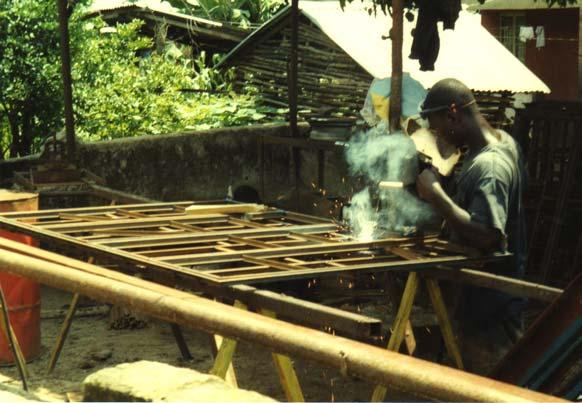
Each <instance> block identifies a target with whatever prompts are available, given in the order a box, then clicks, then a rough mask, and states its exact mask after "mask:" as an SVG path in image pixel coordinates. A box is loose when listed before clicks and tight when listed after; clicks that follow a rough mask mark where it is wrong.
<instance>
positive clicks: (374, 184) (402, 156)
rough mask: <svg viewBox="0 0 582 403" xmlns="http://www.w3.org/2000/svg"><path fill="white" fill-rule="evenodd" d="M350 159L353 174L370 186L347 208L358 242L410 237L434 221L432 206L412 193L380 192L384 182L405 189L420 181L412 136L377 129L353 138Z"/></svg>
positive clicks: (397, 190)
mask: <svg viewBox="0 0 582 403" xmlns="http://www.w3.org/2000/svg"><path fill="white" fill-rule="evenodd" d="M346 158H347V162H348V166H349V169H350V174H352V175H359V176H363V177H364V178H365V179H366V180H367V181H369V182H370V186H369V187H366V188H365V189H363V190H362V191H360V192H359V193H356V194H354V195H353V196H352V199H351V204H350V206H349V207H346V208H344V217H345V219H346V222H347V223H348V225H349V226H350V228H351V230H352V232H353V234H354V237H356V238H357V239H358V240H363V241H370V240H373V239H375V238H377V237H378V236H382V234H383V233H386V232H396V233H399V234H403V233H408V232H410V231H414V230H416V229H421V228H422V227H423V226H424V225H425V224H426V223H427V222H430V221H431V219H432V218H434V212H433V209H432V208H431V206H430V205H429V204H427V203H425V202H423V201H422V200H420V199H419V198H418V197H416V196H415V195H414V194H412V193H411V191H410V190H409V189H406V188H394V189H389V190H380V189H379V188H378V183H379V182H380V181H399V182H403V183H404V185H405V186H407V185H413V184H414V182H415V181H416V177H417V176H418V173H419V167H418V154H417V151H416V147H415V146H414V142H413V141H412V140H411V139H410V137H409V136H408V135H406V134H404V133H402V132H397V133H392V134H389V133H388V132H387V130H386V128H385V127H384V126H376V127H374V128H372V129H370V130H368V131H367V132H360V133H358V134H356V135H354V136H353V137H352V139H351V140H350V142H349V143H348V147H347V151H346ZM372 196H375V197H372Z"/></svg>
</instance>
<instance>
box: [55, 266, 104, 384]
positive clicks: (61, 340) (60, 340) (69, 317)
mask: <svg viewBox="0 0 582 403" xmlns="http://www.w3.org/2000/svg"><path fill="white" fill-rule="evenodd" d="M94 261H95V258H93V257H90V258H89V259H88V260H87V262H88V263H90V264H91V263H93V262H94ZM78 305H79V294H77V293H75V294H73V299H72V300H71V304H70V305H69V309H68V310H67V314H66V315H65V321H64V322H63V326H61V331H60V333H59V336H58V337H57V342H56V344H55V346H54V348H53V351H52V352H51V359H50V361H49V367H48V373H49V374H50V373H52V372H53V370H54V369H55V367H56V365H57V361H58V360H59V356H60V355H61V350H62V349H63V346H64V345H65V340H67V335H68V334H69V330H70V328H71V324H72V323H73V317H74V316H75V311H76V310H77V306H78Z"/></svg>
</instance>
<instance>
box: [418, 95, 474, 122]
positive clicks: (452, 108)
mask: <svg viewBox="0 0 582 403" xmlns="http://www.w3.org/2000/svg"><path fill="white" fill-rule="evenodd" d="M476 102H477V101H476V100H474V99H473V100H471V101H469V102H467V103H466V104H463V105H461V106H457V104H456V103H454V102H453V103H452V104H450V105H440V106H435V107H433V108H425V106H424V104H422V106H421V107H420V108H421V109H420V117H421V118H423V119H426V118H427V117H428V115H430V114H431V113H434V112H440V111H444V110H447V109H448V110H450V111H451V112H455V113H456V112H457V110H458V109H463V108H466V107H467V106H470V105H473V104H474V103H476Z"/></svg>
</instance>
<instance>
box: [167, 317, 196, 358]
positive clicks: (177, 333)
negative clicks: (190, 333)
mask: <svg viewBox="0 0 582 403" xmlns="http://www.w3.org/2000/svg"><path fill="white" fill-rule="evenodd" d="M170 326H171V327H172V334H173V335H174V339H175V340H176V344H177V345H178V348H179V349H180V354H182V358H183V359H184V360H186V361H190V360H191V359H192V354H190V349H189V348H188V344H186V340H184V335H183V334H182V329H181V328H180V326H179V325H177V324H175V323H170Z"/></svg>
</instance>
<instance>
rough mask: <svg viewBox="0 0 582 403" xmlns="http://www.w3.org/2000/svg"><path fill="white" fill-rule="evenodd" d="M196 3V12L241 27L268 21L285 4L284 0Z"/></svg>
mask: <svg viewBox="0 0 582 403" xmlns="http://www.w3.org/2000/svg"><path fill="white" fill-rule="evenodd" d="M196 3H197V5H198V7H196V8H194V12H195V13H196V14H198V15H200V16H202V17H205V18H209V19H211V20H216V21H223V22H229V23H231V24H236V25H240V26H241V27H243V28H247V27H250V26H251V24H257V23H263V22H266V21H268V20H269V19H270V18H271V17H272V16H273V15H274V14H275V13H276V12H277V11H279V10H280V9H281V8H283V7H284V6H285V1H284V0H197V1H196Z"/></svg>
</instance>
